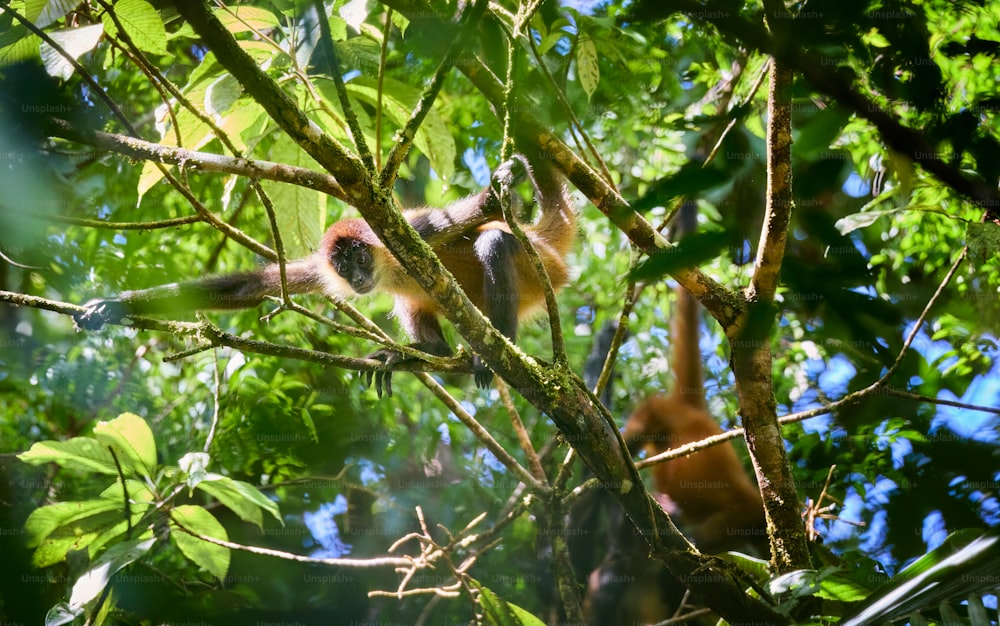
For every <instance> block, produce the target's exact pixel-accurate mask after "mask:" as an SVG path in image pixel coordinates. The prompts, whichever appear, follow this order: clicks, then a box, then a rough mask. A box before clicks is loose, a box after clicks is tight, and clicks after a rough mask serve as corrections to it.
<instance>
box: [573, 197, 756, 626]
mask: <svg viewBox="0 0 1000 626" xmlns="http://www.w3.org/2000/svg"><path fill="white" fill-rule="evenodd" d="M696 225H697V205H695V204H694V203H693V202H687V203H685V204H684V205H683V206H682V208H681V210H680V211H679V213H678V216H677V218H675V220H674V224H673V225H672V227H673V230H674V235H673V237H672V239H674V240H675V241H676V240H678V239H680V238H681V237H682V236H684V235H687V234H690V233H692V232H693V231H694V230H695V228H696ZM675 293H676V296H677V299H676V308H675V309H674V311H673V314H672V316H671V329H670V344H671V350H672V352H673V354H672V359H671V361H672V367H671V375H672V378H673V386H672V388H671V391H670V392H669V393H657V394H654V395H651V396H649V397H648V398H646V400H644V401H643V402H642V403H641V404H640V405H639V406H638V407H637V408H636V409H635V410H634V411H633V412H632V414H631V415H630V416H629V418H628V420H627V421H626V423H625V428H624V432H623V433H622V438H623V439H624V440H625V443H626V445H627V446H628V448H629V452H631V453H632V455H633V456H636V455H638V454H640V452H643V451H644V452H645V453H646V454H647V455H649V456H652V455H654V454H660V453H662V452H665V451H667V450H670V449H672V448H676V447H679V446H683V445H686V444H689V443H693V442H695V441H699V440H702V439H704V438H706V437H709V436H712V435H717V434H720V433H722V429H721V427H720V426H719V425H718V423H717V422H716V421H715V420H714V419H713V418H712V416H711V415H710V414H709V413H708V404H707V402H706V398H705V389H704V373H703V370H702V357H701V352H700V350H699V341H698V338H699V306H698V302H697V300H695V299H694V298H693V297H692V296H691V295H690V294H689V293H688V292H687V291H686V290H685V289H683V288H682V287H680V286H678V287H677V288H676V290H675ZM606 330H607V329H605V331H606ZM606 334H607V333H606V332H604V331H602V335H606ZM605 339H606V338H605ZM604 344H605V345H603V346H602V347H601V348H600V349H598V350H595V353H599V354H598V355H597V357H596V359H599V361H600V362H603V361H604V360H605V359H606V357H607V354H608V349H609V348H610V341H607V340H605V342H604ZM594 363H595V355H591V359H590V361H588V366H587V371H588V372H600V370H601V367H600V365H599V364H597V365H596V366H595V364H594ZM592 380H596V375H593V374H591V375H590V376H589V377H588V381H592ZM588 384H589V385H590V386H593V382H588ZM606 391H607V390H606ZM604 397H605V398H609V397H610V392H607V393H606V394H605V396H604ZM606 401H607V400H605V402H606ZM652 471H653V484H654V487H655V492H656V493H655V494H654V495H655V498H656V500H657V501H658V502H659V503H660V505H661V506H663V508H664V509H665V510H666V511H667V513H669V514H670V515H671V516H673V517H675V519H677V520H678V522H679V525H680V526H681V528H682V529H683V530H684V531H685V532H686V533H687V534H688V536H689V537H690V539H691V540H692V542H693V543H694V545H695V546H696V547H697V548H698V549H699V550H701V551H702V552H706V553H710V554H714V553H718V552H723V551H726V550H734V549H743V548H746V547H753V548H754V549H755V550H758V551H760V552H765V551H766V550H767V535H766V532H765V521H764V508H763V503H762V501H761V498H760V493H759V491H758V489H757V486H756V485H755V484H754V482H753V481H752V479H751V478H750V476H749V475H748V474H747V472H746V470H745V469H744V467H743V464H742V463H741V462H740V459H739V457H738V455H737V454H736V450H735V448H734V447H733V445H732V444H731V443H730V442H726V443H723V444H720V445H716V446H713V447H711V448H707V449H705V450H701V451H699V452H696V453H694V454H692V455H689V456H686V457H682V458H677V459H673V460H670V461H667V462H665V463H661V464H659V465H657V466H655V467H654V468H653V470H652ZM591 493H595V494H597V495H600V494H601V493H602V492H591ZM583 500H584V499H583V498H581V500H579V501H578V502H577V504H578V505H580V506H579V507H578V508H579V511H580V513H581V515H580V516H579V517H578V519H579V522H578V523H579V524H582V525H587V524H590V525H591V526H594V527H595V528H597V527H599V526H600V525H599V524H598V523H597V522H595V521H594V520H595V519H596V518H595V515H596V514H597V513H595V510H596V509H597V508H604V509H605V513H604V514H605V516H606V517H607V520H606V521H605V522H604V523H603V526H601V527H602V529H603V534H604V535H606V538H607V540H606V542H605V543H606V546H607V549H606V551H605V553H604V557H603V560H601V561H600V563H599V564H598V565H597V566H596V567H594V568H593V569H592V570H590V571H589V574H586V573H583V574H584V575H586V581H585V585H586V590H585V593H584V602H583V608H584V613H585V616H586V619H587V622H588V623H589V624H592V625H593V626H597V625H598V624H600V625H605V626H613V625H616V624H622V625H624V624H645V623H654V622H658V621H662V620H666V619H669V618H671V617H675V616H676V611H677V609H678V608H679V607H680V606H681V603H682V599H683V596H684V588H683V585H682V584H681V583H680V582H679V581H678V580H677V579H675V578H674V577H673V576H672V575H671V574H670V572H669V571H667V569H666V566H665V565H664V564H663V563H661V562H659V561H655V560H653V559H650V558H649V556H648V548H647V546H646V543H645V541H644V540H643V538H642V536H641V534H640V533H639V532H637V531H636V530H635V528H634V527H633V526H632V523H631V522H630V521H629V520H628V519H627V518H626V517H625V516H624V515H623V514H622V512H621V510H620V509H619V507H618V506H617V505H616V504H615V503H614V502H613V501H612V500H611V499H610V498H604V499H595V498H591V501H588V502H584V501H583ZM595 503H596V505H595ZM572 518H573V513H571V520H572ZM571 523H573V522H572V521H571ZM574 560H576V559H574Z"/></svg>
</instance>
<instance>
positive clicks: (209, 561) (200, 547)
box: [170, 504, 229, 579]
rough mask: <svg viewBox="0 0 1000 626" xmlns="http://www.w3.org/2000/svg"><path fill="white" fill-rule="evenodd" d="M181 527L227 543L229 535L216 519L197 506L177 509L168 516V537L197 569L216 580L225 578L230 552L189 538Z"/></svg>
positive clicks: (186, 505)
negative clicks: (202, 570) (206, 572)
mask: <svg viewBox="0 0 1000 626" xmlns="http://www.w3.org/2000/svg"><path fill="white" fill-rule="evenodd" d="M181 527H184V528H186V529H188V530H190V531H191V532H194V533H198V534H199V535H204V536H206V537H212V538H213V539H221V540H223V541H228V540H229V535H227V534H226V529H225V528H223V527H222V524H220V523H219V520H217V519H215V517H214V516H213V515H212V514H211V513H209V512H208V511H206V510H205V509H203V508H202V507H200V506H192V505H190V504H185V505H184V506H179V507H177V508H175V509H174V510H173V511H172V512H171V513H170V528H171V533H170V538H171V539H173V541H174V543H176V544H177V547H178V548H180V551H181V552H182V553H184V556H186V557H187V558H189V559H191V561H192V562H194V563H195V564H196V565H197V566H198V567H201V568H204V569H205V570H207V571H208V573H210V574H211V575H212V576H215V577H216V578H218V579H222V578H225V577H226V572H227V571H228V570H229V550H228V549H227V548H223V547H222V546H217V545H215V544H214V543H208V542H207V541H202V540H201V539H199V538H197V537H195V536H193V535H189V534H188V533H186V532H185V531H183V530H181Z"/></svg>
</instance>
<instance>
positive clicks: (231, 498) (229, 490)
mask: <svg viewBox="0 0 1000 626" xmlns="http://www.w3.org/2000/svg"><path fill="white" fill-rule="evenodd" d="M198 489H201V490H202V491H204V492H205V493H207V494H209V495H210V496H212V497H213V498H215V499H216V500H218V501H219V502H221V503H222V504H224V505H226V506H227V507H229V508H230V509H231V510H232V511H233V512H234V513H236V514H237V515H239V516H240V519H242V520H244V521H247V522H252V523H254V524H256V525H257V526H258V527H259V526H261V525H262V523H263V520H262V518H261V514H260V510H261V509H264V510H265V511H267V512H268V513H270V514H271V515H273V516H274V519H276V520H278V521H279V522H282V519H281V514H280V512H279V511H278V505H277V504H276V503H274V502H272V501H271V500H269V499H268V498H267V496H265V495H264V494H263V493H261V492H260V491H259V490H258V489H257V488H256V487H254V486H253V485H251V484H250V483H245V482H242V481H239V480H233V479H232V478H229V477H227V476H222V475H221V474H209V475H208V476H206V477H205V478H204V479H203V480H202V481H201V482H199V483H198ZM282 523H284V522H282Z"/></svg>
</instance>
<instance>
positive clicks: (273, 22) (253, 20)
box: [215, 6, 281, 34]
mask: <svg viewBox="0 0 1000 626" xmlns="http://www.w3.org/2000/svg"><path fill="white" fill-rule="evenodd" d="M215 17H217V18H219V21H220V22H222V25H223V26H225V27H226V30H228V31H229V32H231V33H233V34H236V33H245V32H248V31H251V30H253V31H268V30H271V29H272V28H277V27H278V26H280V25H281V22H279V21H278V17H277V16H276V15H275V14H274V13H272V12H271V11H268V10H267V9H261V8H257V7H251V6H237V7H230V8H228V9H217V10H216V11H215Z"/></svg>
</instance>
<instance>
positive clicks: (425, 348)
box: [361, 343, 451, 398]
mask: <svg viewBox="0 0 1000 626" xmlns="http://www.w3.org/2000/svg"><path fill="white" fill-rule="evenodd" d="M409 347H410V348H413V349H415V350H420V351H421V352H426V353H427V354H430V355H433V356H443V357H447V356H451V348H449V347H448V345H447V344H437V343H413V344H410V345H409ZM368 358H369V359H374V360H376V361H381V362H382V369H378V370H371V371H368V372H361V377H362V379H363V380H364V381H365V386H366V387H370V386H371V385H372V382H374V383H375V393H376V394H377V395H378V397H379V398H381V397H382V391H383V390H385V395H386V397H392V369H393V368H394V367H395V366H396V365H398V364H400V363H404V362H406V361H419V360H420V359H419V358H418V357H415V356H408V355H406V354H403V353H402V352H399V351H397V350H391V349H389V348H382V349H381V350H376V351H375V352H372V353H371V354H369V355H368Z"/></svg>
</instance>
